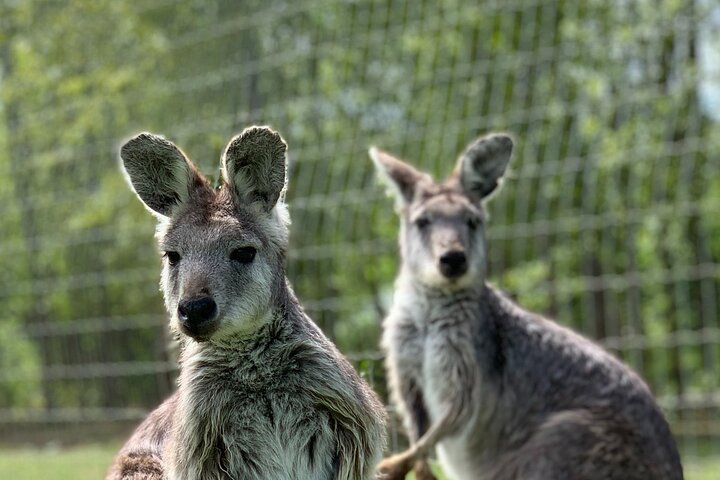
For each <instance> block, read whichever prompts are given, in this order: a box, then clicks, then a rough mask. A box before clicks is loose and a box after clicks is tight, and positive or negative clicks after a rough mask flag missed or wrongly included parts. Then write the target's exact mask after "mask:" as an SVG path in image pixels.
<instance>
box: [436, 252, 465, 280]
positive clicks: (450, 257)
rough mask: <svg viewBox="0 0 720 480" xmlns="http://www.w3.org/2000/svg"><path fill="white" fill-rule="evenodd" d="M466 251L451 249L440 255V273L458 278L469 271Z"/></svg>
mask: <svg viewBox="0 0 720 480" xmlns="http://www.w3.org/2000/svg"><path fill="white" fill-rule="evenodd" d="M467 267H468V265H467V257H466V256H465V252H461V251H458V250H451V251H449V252H446V253H444V254H443V256H442V257H440V273H442V274H443V275H445V276H446V277H447V278H457V277H460V276H461V275H463V274H464V273H465V272H467Z"/></svg>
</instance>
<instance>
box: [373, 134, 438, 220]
mask: <svg viewBox="0 0 720 480" xmlns="http://www.w3.org/2000/svg"><path fill="white" fill-rule="evenodd" d="M369 153H370V158H371V159H372V161H373V163H374V164H375V168H376V169H377V171H378V173H380V175H381V178H382V179H383V180H384V181H385V183H386V184H387V185H388V186H389V187H390V188H391V189H392V191H393V193H395V197H396V200H397V203H396V206H397V207H398V208H402V207H404V206H405V205H407V204H408V203H410V202H411V201H412V199H413V197H414V196H415V187H416V186H417V184H418V182H420V181H421V180H423V179H428V178H429V176H428V175H427V174H425V173H422V172H420V171H418V170H416V169H415V168H413V167H412V166H410V165H408V164H407V163H405V162H403V161H402V160H399V159H397V158H395V157H393V156H392V155H390V154H389V153H385V152H383V151H382V150H378V149H377V148H375V147H371V148H370V152H369Z"/></svg>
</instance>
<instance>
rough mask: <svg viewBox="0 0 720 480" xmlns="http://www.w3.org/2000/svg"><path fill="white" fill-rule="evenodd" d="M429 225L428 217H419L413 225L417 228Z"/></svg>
mask: <svg viewBox="0 0 720 480" xmlns="http://www.w3.org/2000/svg"><path fill="white" fill-rule="evenodd" d="M428 225H430V219H429V218H427V217H420V218H418V219H417V220H415V226H416V227H418V228H425V227H427V226H428Z"/></svg>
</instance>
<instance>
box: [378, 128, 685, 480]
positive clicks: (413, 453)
mask: <svg viewBox="0 0 720 480" xmlns="http://www.w3.org/2000/svg"><path fill="white" fill-rule="evenodd" d="M511 147H512V143H511V142H510V141H509V137H506V136H498V135H495V136H490V137H485V138H483V139H481V140H479V141H478V142H476V143H475V144H473V145H472V146H470V147H469V149H468V151H467V152H466V153H465V154H464V155H463V156H461V158H460V160H459V161H458V165H457V167H456V169H455V170H454V172H453V173H452V174H451V175H450V177H449V178H448V179H446V180H445V181H443V182H441V183H435V182H432V181H427V180H426V179H423V177H418V176H417V175H415V177H416V178H418V179H419V181H418V182H416V183H415V184H414V185H411V186H408V185H407V182H406V179H407V178H408V175H407V174H406V172H405V174H401V175H400V181H401V182H403V183H404V185H403V189H404V191H405V194H403V201H404V199H406V198H408V196H407V192H408V191H410V192H411V193H412V194H411V195H410V198H412V201H410V202H405V203H404V206H403V208H402V209H401V210H400V218H401V233H400V250H401V255H402V265H401V269H400V273H399V276H398V278H397V282H396V291H395V298H394V302H393V305H392V308H391V311H390V313H389V315H388V317H387V318H386V319H385V322H384V333H383V347H384V348H385V350H386V353H387V362H386V367H387V371H388V377H389V382H390V387H391V391H392V396H393V400H394V402H395V403H396V404H397V406H398V407H399V410H400V413H401V415H402V417H403V419H404V422H405V426H406V428H407V431H408V435H409V437H410V441H411V448H410V449H409V450H408V451H406V452H403V453H401V454H398V455H396V456H393V457H391V458H389V459H386V460H384V461H383V462H382V463H381V464H380V467H379V469H380V471H382V472H384V473H385V474H386V478H387V479H388V480H395V479H400V478H404V474H405V473H406V472H407V471H408V470H409V469H411V468H412V467H413V465H416V466H418V465H419V466H422V465H424V459H425V458H426V456H427V455H428V454H429V453H430V451H431V449H433V448H435V449H436V451H437V454H438V457H439V459H440V462H441V464H442V466H443V468H444V470H445V472H446V473H447V474H448V476H449V478H452V479H455V480H470V479H472V480H476V479H482V480H565V479H567V480H641V479H653V480H681V479H682V478H683V473H682V467H681V465H680V459H679V455H678V451H677V447H676V445H675V441H674V440H673V437H672V434H671V432H670V429H669V426H668V424H667V422H666V420H665V418H664V417H663V414H662V412H661V410H660V408H659V407H658V405H657V404H656V402H655V400H654V399H653V397H652V394H651V393H650V391H649V389H648V388H647V386H646V385H645V383H644V382H643V381H642V380H641V379H640V378H639V377H638V376H637V375H636V374H635V373H634V372H632V371H631V370H630V369H629V368H628V367H627V366H625V365H623V364H622V363H621V362H620V361H618V360H617V359H616V358H615V357H613V356H612V355H610V354H609V353H607V352H605V351H604V350H603V349H602V348H600V347H599V346H597V345H596V344H594V343H593V342H591V341H589V340H587V339H585V338H583V337H582V336H580V335H578V334H576V333H574V332H572V331H571V330H569V329H567V328H564V327H562V326H560V325H558V324H556V323H554V322H552V321H550V320H547V319H545V318H543V317H541V316H539V315H537V314H534V313H531V312H528V311H526V310H523V309H522V308H520V307H519V306H517V305H515V304H514V303H513V302H512V301H511V300H509V299H508V298H506V297H505V296H504V295H502V294H501V293H500V292H499V291H497V290H496V289H494V288H493V287H491V286H489V285H488V284H487V283H486V282H485V276H486V270H487V268H486V263H487V260H486V259H487V252H486V242H485V234H484V215H483V205H482V200H483V199H484V198H486V197H487V195H489V194H490V193H492V192H493V191H494V190H495V189H496V187H497V185H498V183H499V181H500V178H501V176H502V174H503V172H504V170H505V168H506V166H507V163H508V160H509V158H510V151H511ZM371 156H373V159H374V160H375V162H376V164H377V165H378V166H379V167H380V169H381V172H382V173H383V174H384V175H385V176H386V177H387V178H388V179H389V180H390V181H391V182H394V181H395V178H396V175H395V174H393V172H398V171H402V170H403V167H402V162H400V161H399V160H397V159H392V161H391V162H390V164H391V167H392V168H391V169H388V168H387V163H388V162H387V161H386V160H387V159H388V158H392V157H390V156H389V155H388V154H382V156H381V155H379V154H378V151H377V150H373V151H371ZM407 168H411V167H409V166H408V167H407ZM413 170H414V169H413ZM448 250H453V251H456V252H463V253H464V255H465V256H466V258H467V262H468V264H469V266H468V268H467V272H466V273H465V274H464V275H462V276H458V277H453V278H448V277H447V276H444V275H443V274H441V273H440V269H439V262H440V259H441V258H442V256H443V255H444V254H445V253H446V252H447V251H448ZM416 469H417V467H416ZM418 477H421V478H432V475H431V474H429V473H427V472H425V473H422V474H418Z"/></svg>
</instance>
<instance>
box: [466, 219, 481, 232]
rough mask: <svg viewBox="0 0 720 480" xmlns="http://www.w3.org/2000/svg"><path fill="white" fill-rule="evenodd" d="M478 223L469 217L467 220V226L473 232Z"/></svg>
mask: <svg viewBox="0 0 720 480" xmlns="http://www.w3.org/2000/svg"><path fill="white" fill-rule="evenodd" d="M478 223H480V222H479V221H478V219H477V218H474V217H470V218H468V219H467V226H468V228H469V229H470V230H475V229H476V228H477V226H478Z"/></svg>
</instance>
